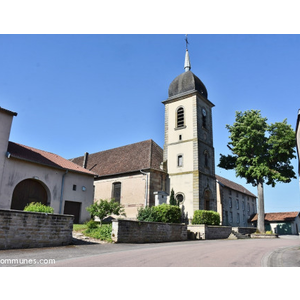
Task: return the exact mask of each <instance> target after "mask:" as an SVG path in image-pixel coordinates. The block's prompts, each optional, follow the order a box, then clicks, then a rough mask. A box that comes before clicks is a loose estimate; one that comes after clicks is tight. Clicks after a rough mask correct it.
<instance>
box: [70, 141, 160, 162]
mask: <svg viewBox="0 0 300 300" xmlns="http://www.w3.org/2000/svg"><path fill="white" fill-rule="evenodd" d="M151 141H152V142H154V141H153V140H152V139H148V140H144V141H140V142H135V143H131V144H127V145H124V146H119V147H114V148H110V149H106V150H101V151H97V152H94V153H89V155H94V154H98V153H103V152H106V151H112V150H115V149H120V148H125V147H129V146H133V145H137V144H142V143H146V142H151ZM154 143H155V142H154ZM155 144H156V143H155ZM79 157H83V155H80V156H77V157H73V158H70V160H72V159H75V158H79Z"/></svg>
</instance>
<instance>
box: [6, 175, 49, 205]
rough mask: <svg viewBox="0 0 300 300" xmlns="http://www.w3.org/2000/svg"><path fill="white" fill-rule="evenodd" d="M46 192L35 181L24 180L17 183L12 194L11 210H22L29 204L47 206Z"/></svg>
mask: <svg viewBox="0 0 300 300" xmlns="http://www.w3.org/2000/svg"><path fill="white" fill-rule="evenodd" d="M47 200H48V196H47V191H46V189H45V187H44V186H43V185H42V184H41V183H40V182H39V181H37V180H33V179H25V180H23V181H21V182H19V183H18V184H17V185H16V187H15V189H14V192H13V196H12V201H11V209H17V210H23V209H24V207H25V206H26V205H27V204H28V203H31V202H41V203H42V204H45V205H47Z"/></svg>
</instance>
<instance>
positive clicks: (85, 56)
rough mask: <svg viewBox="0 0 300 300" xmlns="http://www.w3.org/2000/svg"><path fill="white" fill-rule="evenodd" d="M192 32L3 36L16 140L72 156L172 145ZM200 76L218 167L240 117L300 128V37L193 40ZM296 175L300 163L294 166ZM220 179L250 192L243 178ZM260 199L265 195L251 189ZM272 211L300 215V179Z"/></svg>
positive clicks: (6, 100)
mask: <svg viewBox="0 0 300 300" xmlns="http://www.w3.org/2000/svg"><path fill="white" fill-rule="evenodd" d="M184 38H185V35H184V34H161V35H159V34H133V35H129V34H112V35H111V34H95V35H93V34H90V35H77V34H75V35H43V34H37V35H18V34H15V35H0V106H1V107H3V108H6V109H9V110H12V111H16V112H17V113H18V116H17V117H15V118H14V121H13V126H12V131H11V136H10V140H11V141H14V142H17V143H21V144H25V145H28V146H32V147H35V148H38V149H43V150H46V151H49V152H53V153H57V154H59V155H61V156H63V157H65V158H72V157H76V156H81V155H83V154H84V152H86V151H87V152H89V153H94V152H98V151H102V150H106V149H110V148H114V147H119V146H123V145H127V144H131V143H135V142H139V141H143V140H147V139H153V140H154V141H155V142H156V143H157V144H159V145H160V146H161V147H163V143H164V105H163V104H162V101H164V100H166V99H167V97H168V87H169V85H170V83H171V82H172V80H173V79H174V78H175V77H176V76H177V75H179V74H181V73H182V72H183V71H184V70H183V64H184V55H185V41H184ZM189 42H190V44H189V53H190V58H191V64H192V69H191V71H192V72H193V73H194V74H196V75H197V76H198V77H199V78H200V79H201V80H202V82H203V83H204V84H205V86H206V88H207V90H208V99H209V100H210V101H211V102H213V103H214V104H215V107H214V108H213V122H214V123H213V130H214V132H213V135H214V147H215V160H216V165H217V163H218V160H219V155H220V153H222V154H228V149H227V147H226V145H227V143H228V141H229V139H228V136H229V134H228V131H227V129H226V128H225V126H226V124H232V123H233V122H234V117H235V111H245V110H248V109H258V110H261V114H262V115H263V116H264V117H267V118H268V122H277V121H282V120H284V119H285V118H287V121H288V123H289V124H291V125H292V127H293V128H294V129H295V126H296V118H297V112H298V109H299V108H300V105H299V104H298V94H299V91H298V87H299V75H300V74H299V72H300V71H299V70H300V36H299V35H277V34H275V35H274V34H273V35H256V34H254V35H247V34H213V35H210V34H190V35H189ZM293 165H294V166H295V168H296V169H295V171H297V160H296V159H295V160H294V161H293ZM216 174H218V175H220V176H223V177H226V178H228V179H230V180H234V181H236V182H238V183H240V184H242V185H245V180H244V179H239V178H235V173H234V171H226V170H223V169H220V168H217V167H216ZM245 186H246V188H248V189H249V190H250V191H251V192H253V193H255V194H256V188H253V187H252V186H250V185H245ZM265 210H266V212H276V211H300V197H299V183H298V179H295V180H293V181H292V182H291V183H290V184H277V185H276V187H275V188H270V187H265Z"/></svg>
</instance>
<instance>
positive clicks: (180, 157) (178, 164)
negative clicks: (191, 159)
mask: <svg viewBox="0 0 300 300" xmlns="http://www.w3.org/2000/svg"><path fill="white" fill-rule="evenodd" d="M182 166H183V156H182V155H178V156H177V167H182Z"/></svg>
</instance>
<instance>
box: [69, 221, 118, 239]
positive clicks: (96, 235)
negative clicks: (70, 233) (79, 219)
mask: <svg viewBox="0 0 300 300" xmlns="http://www.w3.org/2000/svg"><path fill="white" fill-rule="evenodd" d="M73 230H74V231H78V232H82V233H83V234H84V235H86V236H88V237H91V238H93V239H98V240H101V241H106V242H109V243H111V242H112V239H111V231H112V224H103V225H102V226H101V227H100V226H99V225H98V224H97V226H96V227H95V228H89V226H88V225H87V224H73Z"/></svg>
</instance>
